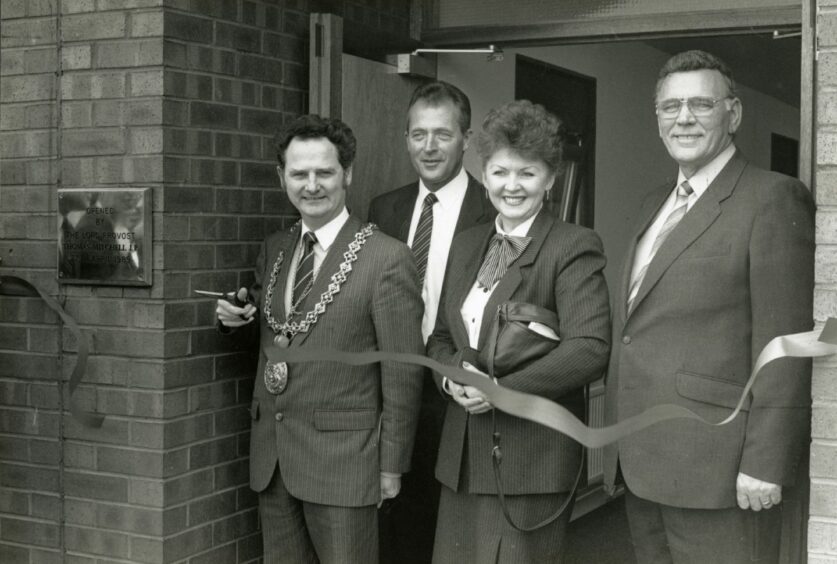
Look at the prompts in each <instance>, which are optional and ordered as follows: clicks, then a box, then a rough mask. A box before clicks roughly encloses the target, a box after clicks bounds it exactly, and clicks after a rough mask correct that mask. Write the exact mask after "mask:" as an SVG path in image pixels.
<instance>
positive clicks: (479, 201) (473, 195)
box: [453, 173, 494, 235]
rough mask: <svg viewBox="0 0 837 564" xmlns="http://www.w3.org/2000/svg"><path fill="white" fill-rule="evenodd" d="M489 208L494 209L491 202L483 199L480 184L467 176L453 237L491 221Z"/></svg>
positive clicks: (483, 191)
mask: <svg viewBox="0 0 837 564" xmlns="http://www.w3.org/2000/svg"><path fill="white" fill-rule="evenodd" d="M466 174H467V173H466ZM489 208H490V209H494V208H493V207H492V206H491V202H489V201H488V199H487V198H486V197H485V189H484V188H483V187H482V184H480V183H479V182H477V180H476V179H475V178H474V177H473V176H471V175H470V174H468V188H467V189H466V190H465V199H464V200H462V207H461V208H460V210H459V219H457V220H456V227H455V228H454V231H453V233H454V235H456V234H457V233H459V232H460V231H464V230H465V229H468V228H469V227H472V226H474V225H479V224H480V223H485V222H486V221H488V220H489V219H491V211H490V209H489Z"/></svg>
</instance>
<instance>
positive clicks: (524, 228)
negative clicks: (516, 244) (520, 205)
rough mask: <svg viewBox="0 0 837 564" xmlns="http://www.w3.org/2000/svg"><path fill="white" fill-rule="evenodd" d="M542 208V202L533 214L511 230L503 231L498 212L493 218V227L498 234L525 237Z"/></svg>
mask: <svg viewBox="0 0 837 564" xmlns="http://www.w3.org/2000/svg"><path fill="white" fill-rule="evenodd" d="M542 209H543V204H541V207H540V209H538V211H536V212H535V214H534V215H533V216H532V217H530V218H529V219H527V220H526V221H524V222H523V223H521V224H520V225H518V226H517V227H515V228H514V229H512V230H511V231H504V230H503V224H502V222H501V221H500V214H497V217H495V218H494V229H496V230H497V233H499V234H500V235H508V236H509V237H525V236H526V235H527V234H528V233H529V228H530V227H532V224H533V223H535V218H536V217H538V214H539V213H541V210H542Z"/></svg>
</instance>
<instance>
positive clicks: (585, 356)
mask: <svg viewBox="0 0 837 564" xmlns="http://www.w3.org/2000/svg"><path fill="white" fill-rule="evenodd" d="M548 243H549V241H547V244H548ZM565 245H566V248H567V249H568V250H567V251H566V252H565V253H564V254H565V257H564V258H562V259H561V260H558V261H557V262H556V267H555V272H554V274H553V276H554V278H553V285H554V292H555V304H556V309H557V313H558V317H559V323H560V331H559V336H560V337H561V344H560V345H559V346H558V347H556V348H555V349H553V350H552V351H551V352H550V353H549V354H547V355H545V356H544V357H543V358H541V359H539V360H537V361H535V362H533V363H532V364H530V365H528V366H527V367H526V368H524V369H522V370H519V371H517V372H512V373H510V374H507V375H506V376H504V377H503V379H502V380H501V384H502V385H503V386H505V387H507V388H512V389H515V390H518V391H520V392H525V393H529V394H535V395H539V396H543V397H547V398H550V399H557V398H559V397H561V396H563V395H564V394H566V393H568V392H571V391H573V390H575V389H578V388H579V387H581V386H584V385H585V384H588V383H590V382H592V381H594V380H596V379H598V378H600V377H601V376H602V375H603V373H604V369H605V367H606V366H607V359H608V354H609V352H610V306H609V303H608V291H607V284H606V283H605V279H604V275H603V274H602V270H603V269H604V266H605V262H606V261H605V257H604V252H603V250H602V243H601V240H600V239H599V237H598V235H596V234H595V233H594V232H593V231H590V230H584V231H581V232H579V236H578V237H575V238H574V239H573V240H570V241H567V242H566V243H565ZM538 260H542V258H541V257H539V258H538Z"/></svg>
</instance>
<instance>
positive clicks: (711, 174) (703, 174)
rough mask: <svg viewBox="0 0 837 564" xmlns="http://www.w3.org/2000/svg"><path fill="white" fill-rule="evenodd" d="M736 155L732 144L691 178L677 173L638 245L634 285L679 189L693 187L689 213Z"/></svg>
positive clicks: (647, 260)
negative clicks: (670, 188)
mask: <svg viewBox="0 0 837 564" xmlns="http://www.w3.org/2000/svg"><path fill="white" fill-rule="evenodd" d="M734 154H735V145H733V144H732V143H730V144H729V146H728V147H727V148H726V149H724V150H723V151H721V152H720V153H719V154H718V156H717V157H715V158H714V159H712V160H711V161H709V163H707V164H706V165H705V166H704V167H703V168H701V169H700V170H699V171H697V172H696V173H695V174H693V175H692V176H691V178H686V175H684V174H683V170H682V169H681V170H680V171H679V172H678V173H677V184H676V185H675V187H674V189H673V190H672V191H671V194H669V196H668V198H667V199H666V201H665V203H664V204H663V206H662V207H661V208H660V211H659V212H657V216H656V217H655V218H654V221H653V222H652V223H651V225H650V226H649V227H648V229H646V230H645V233H643V235H642V237H640V239H639V242H638V243H637V245H636V253H635V254H634V264H633V269H632V270H631V283H633V280H635V279H636V276H637V275H638V274H639V272H640V270H642V268H643V267H644V266H645V265H646V264H648V263H649V262H651V259H653V258H654V257H653V256H651V248H652V247H653V246H654V241H656V240H657V234H658V233H659V232H660V229H662V227H663V224H664V223H665V221H666V219H667V218H668V216H669V214H670V213H671V212H672V211H673V209H674V202H675V200H676V199H677V187H678V186H680V185H681V184H683V182H684V181H685V180H688V181H689V186H691V187H692V190H693V192H692V193H691V194H690V195H689V198H688V199H687V200H686V211H687V212H688V211H689V210H690V209H692V206H694V205H695V203H696V202H697V201H698V198H700V197H701V196H702V195H703V193H704V192H706V189H707V188H709V185H710V184H712V182H713V181H714V180H715V178H716V177H717V176H718V174H720V172H721V170H723V168H724V167H725V166H727V163H728V162H729V161H730V159H731V158H732V156H733V155H734ZM638 293H639V287H636V288H634V289H633V292H631V294H630V295H629V296H628V299H627V300H626V301H628V302H630V301H631V300H632V299H633V298H634V296H635V295H636V294H638Z"/></svg>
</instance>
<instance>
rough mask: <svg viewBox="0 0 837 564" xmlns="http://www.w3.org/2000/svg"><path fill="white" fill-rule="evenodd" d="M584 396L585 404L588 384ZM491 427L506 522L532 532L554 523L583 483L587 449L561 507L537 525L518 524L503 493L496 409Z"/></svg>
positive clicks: (499, 490)
mask: <svg viewBox="0 0 837 564" xmlns="http://www.w3.org/2000/svg"><path fill="white" fill-rule="evenodd" d="M584 398H585V404H586V401H587V386H585V387H584ZM586 409H587V408H586V407H585V410H586ZM491 427H492V429H491V431H492V432H491V436H492V439H493V442H494V447H493V448H492V449H491V464H492V466H493V468H494V483H495V485H496V487H497V497H498V499H499V501H500V508H501V509H502V510H503V517H505V518H506V522H508V524H509V525H511V526H512V527H513V528H515V529H517V530H518V531H521V532H524V533H528V532H531V531H536V530H538V529H541V528H543V527H546V526H547V525H549V524H550V523H552V522H553V521H555V520H556V519H558V517H560V516H561V515H562V514H563V513H564V511H566V510H567V508H568V507H569V506H570V504H571V503H572V500H573V498H574V497H575V492H576V490H577V489H578V484H579V483H581V474H582V473H583V471H584V466H585V464H584V459H585V456H586V454H585V450H584V449H582V451H581V460H580V461H579V463H578V472H577V473H576V475H575V482H573V487H572V488H571V489H570V491H569V494H568V495H567V499H565V500H564V503H562V504H561V507H559V508H558V509H557V510H556V511H555V513H553V514H552V515H550V516H549V517H547V518H545V519H544V520H543V521H541V522H539V523H537V524H535V525H531V526H528V527H527V526H523V525H518V524H517V523H515V521H514V519H513V518H512V516H511V512H510V511H509V507H508V505H506V496H505V494H504V493H503V479H502V476H501V475H500V474H501V472H500V463H501V462H502V461H503V451H502V449H501V448H500V433H499V432H498V431H497V420H496V411H492V412H491Z"/></svg>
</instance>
